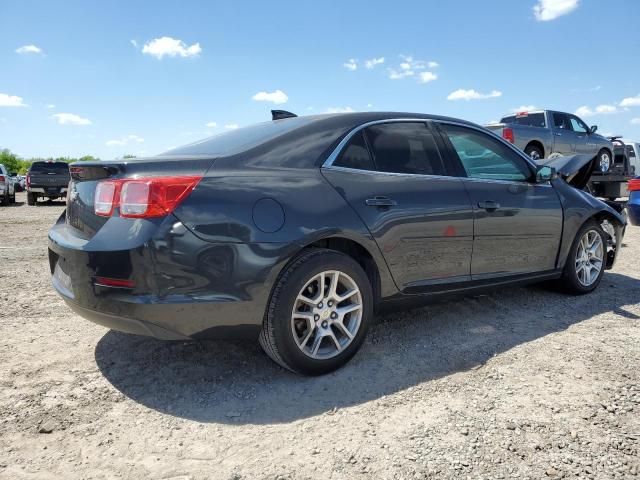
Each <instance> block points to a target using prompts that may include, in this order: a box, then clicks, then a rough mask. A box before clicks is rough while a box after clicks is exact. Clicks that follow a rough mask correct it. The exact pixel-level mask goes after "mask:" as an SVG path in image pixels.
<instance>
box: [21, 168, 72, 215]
mask: <svg viewBox="0 0 640 480" xmlns="http://www.w3.org/2000/svg"><path fill="white" fill-rule="evenodd" d="M70 178H71V177H70V175H69V165H68V164H66V163H65V162H33V163H32V164H31V167H30V168H29V171H28V172H27V204H29V205H35V204H36V202H37V201H38V199H39V198H48V199H50V200H55V199H58V198H64V197H66V195H67V188H68V186H69V180H70Z"/></svg>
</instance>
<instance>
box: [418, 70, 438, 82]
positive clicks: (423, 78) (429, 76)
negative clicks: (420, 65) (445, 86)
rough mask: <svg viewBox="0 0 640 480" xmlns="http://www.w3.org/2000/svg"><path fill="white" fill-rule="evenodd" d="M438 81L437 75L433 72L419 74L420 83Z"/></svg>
mask: <svg viewBox="0 0 640 480" xmlns="http://www.w3.org/2000/svg"><path fill="white" fill-rule="evenodd" d="M437 79H438V75H436V74H435V73H433V72H420V83H429V82H433V81H434V80H437Z"/></svg>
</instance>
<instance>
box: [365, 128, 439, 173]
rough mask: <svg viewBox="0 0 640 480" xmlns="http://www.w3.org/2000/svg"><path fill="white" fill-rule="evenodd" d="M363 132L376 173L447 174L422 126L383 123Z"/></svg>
mask: <svg viewBox="0 0 640 480" xmlns="http://www.w3.org/2000/svg"><path fill="white" fill-rule="evenodd" d="M365 131H366V136H367V141H368V144H369V146H370V147H371V151H372V153H373V160H374V163H375V167H376V170H377V171H379V172H386V173H405V174H415V175H447V173H446V171H445V167H444V163H443V162H442V158H441V157H440V153H439V152H438V148H437V146H436V142H435V139H434V137H433V134H432V133H431V131H430V130H429V129H428V128H427V126H426V125H425V124H424V123H412V122H397V123H383V124H380V125H373V126H371V127H368V128H367V129H366V130H365Z"/></svg>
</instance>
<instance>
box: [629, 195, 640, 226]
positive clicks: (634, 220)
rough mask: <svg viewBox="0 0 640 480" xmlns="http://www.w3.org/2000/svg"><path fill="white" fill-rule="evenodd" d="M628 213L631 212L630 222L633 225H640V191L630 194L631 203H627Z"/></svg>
mask: <svg viewBox="0 0 640 480" xmlns="http://www.w3.org/2000/svg"><path fill="white" fill-rule="evenodd" d="M627 211H628V212H629V221H630V222H631V225H635V226H639V225H640V190H635V191H632V192H631V193H630V194H629V203H627Z"/></svg>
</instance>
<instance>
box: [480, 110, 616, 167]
mask: <svg viewBox="0 0 640 480" xmlns="http://www.w3.org/2000/svg"><path fill="white" fill-rule="evenodd" d="M486 127H487V128H488V129H489V130H492V131H493V132H495V133H496V134H497V135H499V136H501V137H502V138H504V139H505V140H507V141H508V142H509V143H512V144H513V145H515V146H516V147H518V148H519V149H520V150H522V151H523V152H525V153H526V154H527V155H529V156H530V157H531V158H533V159H534V160H538V159H540V158H548V157H549V156H550V155H551V154H553V153H559V154H561V155H573V154H576V153H579V154H587V155H597V156H598V161H597V165H596V166H597V171H600V172H607V171H608V170H609V167H610V166H611V160H612V156H613V145H612V144H611V142H610V141H609V140H607V139H606V138H605V137H603V136H602V135H598V134H597V133H596V130H597V129H598V127H597V126H596V125H593V126H591V127H588V126H587V124H586V123H585V122H583V121H582V120H581V119H580V118H578V117H577V116H576V115H573V114H571V113H565V112H557V111H553V110H536V111H532V112H519V113H516V114H513V115H507V116H505V117H502V119H501V120H500V122H499V123H495V124H491V125H487V126H486Z"/></svg>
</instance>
